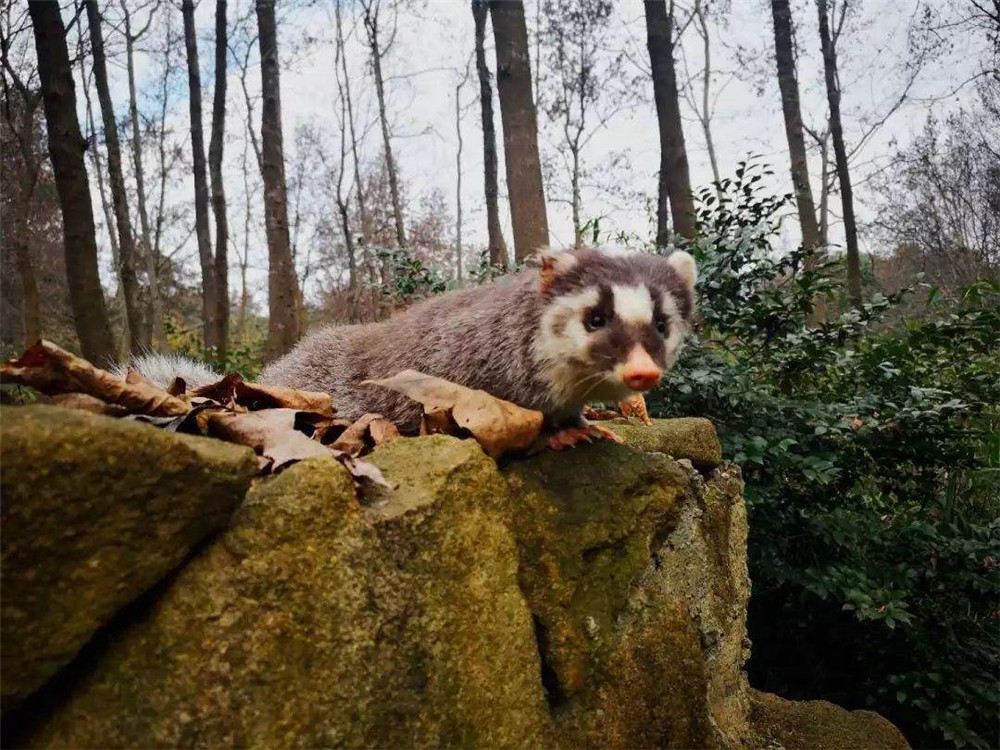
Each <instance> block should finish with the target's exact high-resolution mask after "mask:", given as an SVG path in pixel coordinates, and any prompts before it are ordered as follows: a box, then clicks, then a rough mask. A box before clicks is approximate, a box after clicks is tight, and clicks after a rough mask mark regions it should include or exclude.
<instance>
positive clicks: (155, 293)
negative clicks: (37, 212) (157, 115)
mask: <svg viewBox="0 0 1000 750" xmlns="http://www.w3.org/2000/svg"><path fill="white" fill-rule="evenodd" d="M128 4H129V0H121V7H122V15H123V18H124V21H125V59H126V69H127V71H128V101H129V119H130V120H131V121H132V163H133V165H134V168H135V192H136V206H137V208H138V209H139V227H140V229H141V230H142V246H143V247H142V250H143V257H144V258H145V260H146V280H147V284H148V287H149V317H148V321H147V322H148V323H149V329H150V334H151V339H152V342H153V346H154V347H156V348H157V349H159V350H160V351H163V350H164V349H165V348H166V346H167V334H166V330H164V328H163V302H162V300H161V298H160V281H159V269H158V267H157V253H156V252H155V249H154V247H153V232H152V229H151V228H150V223H149V209H148V208H147V205H146V197H147V196H146V170H145V169H144V168H143V163H142V137H141V135H140V132H139V101H138V97H137V95H136V86H135V43H136V41H137V40H138V39H139V38H140V37H142V35H143V34H145V32H146V30H148V29H149V26H150V24H151V23H152V21H153V16H154V13H153V12H150V14H149V19H148V20H147V21H146V24H145V27H144V28H142V29H140V30H139V31H137V32H135V33H134V34H133V32H132V14H131V13H130V12H129V5H128Z"/></svg>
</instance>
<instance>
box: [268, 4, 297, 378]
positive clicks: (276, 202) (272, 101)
mask: <svg viewBox="0 0 1000 750" xmlns="http://www.w3.org/2000/svg"><path fill="white" fill-rule="evenodd" d="M257 29H258V32H259V38H260V75H261V91H263V93H264V106H263V113H262V116H261V117H262V120H261V157H262V164H263V167H262V170H261V173H262V177H263V180H264V222H265V229H266V233H267V257H268V284H267V288H268V313H269V320H268V336H267V357H268V359H276V358H277V357H280V356H281V355H282V354H284V353H285V352H287V351H289V350H290V349H291V348H292V347H293V346H295V342H297V341H298V340H299V337H300V336H301V319H300V307H301V299H302V298H301V295H300V294H299V282H298V277H297V276H296V275H295V264H294V263H293V262H292V251H291V245H290V242H289V237H288V189H287V186H286V184H285V156H284V144H283V138H282V133H281V90H280V72H279V69H278V31H277V27H276V24H275V19H274V0H257Z"/></svg>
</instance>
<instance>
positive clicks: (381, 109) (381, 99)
mask: <svg viewBox="0 0 1000 750" xmlns="http://www.w3.org/2000/svg"><path fill="white" fill-rule="evenodd" d="M362 8H363V9H364V23H365V31H366V32H367V34H368V46H369V47H370V49H371V56H372V74H373V75H374V77H375V97H376V99H377V100H378V121H379V125H380V126H381V128H382V144H383V148H384V149H385V168H386V170H387V171H388V173H389V195H390V197H391V198H392V219H393V223H394V224H395V227H396V244H397V245H398V246H399V247H401V248H402V247H406V231H405V229H404V227H403V206H402V202H401V201H400V197H399V176H398V174H397V173H396V162H395V160H394V159H393V156H392V139H391V137H390V135H389V117H388V113H387V111H386V106H385V79H384V77H383V75H382V56H383V55H384V54H385V50H383V49H382V48H381V47H380V46H379V4H378V0H374V2H372V1H371V0H369V1H368V2H363V3H362Z"/></svg>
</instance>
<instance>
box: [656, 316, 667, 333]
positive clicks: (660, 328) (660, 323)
mask: <svg viewBox="0 0 1000 750" xmlns="http://www.w3.org/2000/svg"><path fill="white" fill-rule="evenodd" d="M654 325H655V326H656V331H657V333H660V334H663V335H666V333H667V319H666V318H657V319H656V322H655V323H654Z"/></svg>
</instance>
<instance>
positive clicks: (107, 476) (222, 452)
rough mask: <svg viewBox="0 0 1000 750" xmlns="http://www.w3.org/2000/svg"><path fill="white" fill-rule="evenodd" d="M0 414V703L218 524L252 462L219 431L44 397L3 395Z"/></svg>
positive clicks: (72, 650)
mask: <svg viewBox="0 0 1000 750" xmlns="http://www.w3.org/2000/svg"><path fill="white" fill-rule="evenodd" d="M2 425H3V429H2V430H0V484H2V486H3V504H2V511H0V517H2V520H0V528H2V534H3V553H2V554H3V560H2V565H0V569H2V591H3V596H2V600H0V617H2V623H3V627H2V631H0V632H2V636H0V637H2V650H3V668H2V672H0V673H2V691H0V692H2V696H0V700H2V702H3V707H4V711H5V712H7V711H8V710H10V709H11V708H13V707H14V706H16V704H17V703H18V702H19V701H20V700H21V699H23V698H24V697H25V696H27V695H28V694H30V693H31V692H33V691H34V690H36V689H37V688H39V687H40V686H41V685H42V684H43V683H44V682H45V681H46V680H47V679H49V678H50V677H51V676H52V675H53V674H55V673H56V671H57V670H58V669H60V668H61V667H62V666H64V665H65V664H67V663H68V662H69V661H70V660H71V659H72V658H73V657H74V656H75V655H76V654H77V652H78V651H79V650H80V648H81V647H82V646H83V645H84V644H85V643H86V642H87V641H88V640H89V639H90V638H91V636H92V635H93V634H94V632H95V631H96V630H97V629H98V628H100V627H101V626H103V625H105V624H106V623H107V622H108V621H109V620H110V619H111V618H112V617H113V616H114V615H115V613H116V612H118V611H119V610H120V609H121V608H122V607H123V606H125V605H126V604H128V603H129V602H131V601H133V600H134V599H135V598H136V597H138V596H139V595H140V594H142V593H143V592H144V591H146V590H147V589H148V588H149V587H150V586H152V585H153V584H155V583H156V582H157V581H159V580H161V579H162V578H163V577H164V576H165V575H166V574H167V573H169V572H170V571H171V570H172V569H174V568H175V567H176V566H177V565H178V564H179V563H181V562H182V561H183V560H184V558H185V557H186V556H187V554H188V553H189V551H190V550H191V549H192V548H193V547H194V546H195V545H196V544H198V543H199V542H200V541H201V540H203V539H204V538H206V537H207V536H209V535H210V534H212V533H214V532H217V531H219V530H220V529H221V528H223V527H224V526H225V524H226V522H227V521H228V519H229V516H230V514H231V513H232V511H233V509H234V508H235V507H236V506H237V505H238V504H239V502H240V501H241V500H242V498H243V495H244V493H245V492H246V490H247V487H248V486H249V484H250V479H251V477H252V476H253V474H254V473H255V471H256V463H255V461H254V459H253V454H252V453H251V452H250V451H249V450H246V449H244V448H238V447H235V446H231V445H227V444H224V443H220V442H218V441H216V440H208V439H204V438H191V437H186V436H179V435H168V434H166V433H161V432H159V431H157V430H154V429H151V428H149V427H147V426H144V425H140V424H136V423H134V422H127V421H119V420H113V419H108V418H106V417H99V416H95V415H92V414H88V413H84V412H80V411H74V410H69V409H62V408H58V407H52V406H27V407H9V408H7V407H5V408H4V409H3V412H2Z"/></svg>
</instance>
